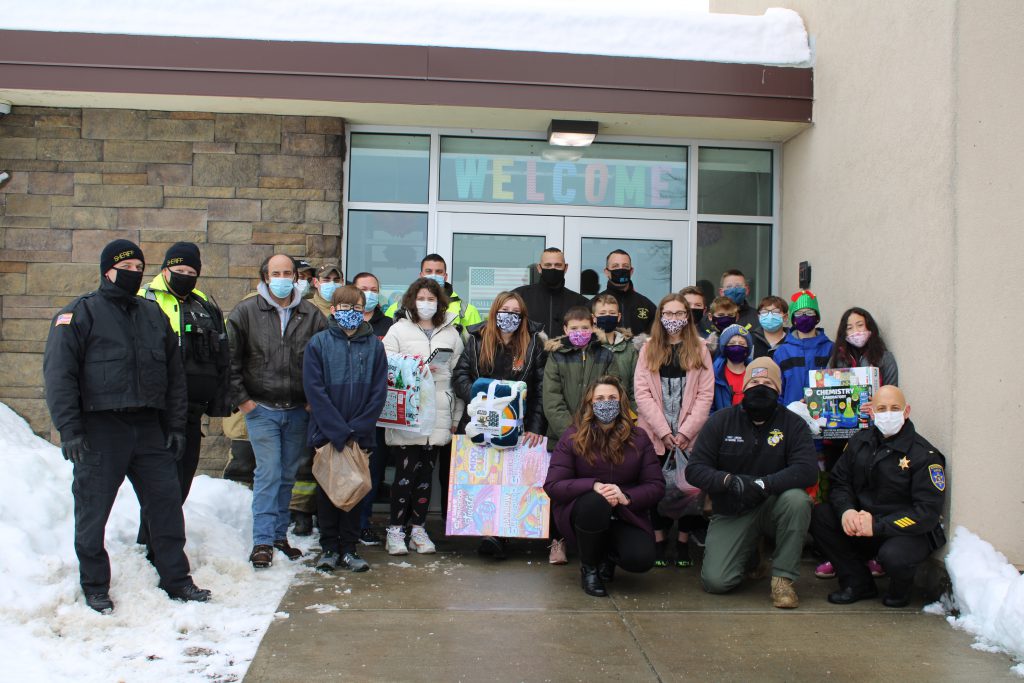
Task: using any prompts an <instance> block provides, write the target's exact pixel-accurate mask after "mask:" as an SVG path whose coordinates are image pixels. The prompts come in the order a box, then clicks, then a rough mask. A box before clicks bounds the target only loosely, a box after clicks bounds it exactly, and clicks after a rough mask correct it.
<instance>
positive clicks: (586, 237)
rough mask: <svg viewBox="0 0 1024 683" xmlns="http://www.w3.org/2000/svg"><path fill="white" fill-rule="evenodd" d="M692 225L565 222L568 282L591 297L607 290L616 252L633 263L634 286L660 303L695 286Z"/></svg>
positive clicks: (575, 219)
mask: <svg viewBox="0 0 1024 683" xmlns="http://www.w3.org/2000/svg"><path fill="white" fill-rule="evenodd" d="M690 243H691V242H690V223H689V221H666V220H646V219H620V218H579V217H571V216H569V217H566V218H565V247H564V250H565V260H566V261H567V262H568V263H569V273H568V274H567V276H566V284H567V285H568V286H569V287H572V288H574V289H576V291H578V292H580V293H581V294H583V295H584V296H586V297H588V298H590V297H593V296H594V295H595V294H597V293H598V292H601V291H603V290H604V289H605V288H606V287H607V286H608V280H607V277H606V276H605V274H604V269H605V259H606V258H607V256H608V254H609V253H610V252H612V251H614V250H616V249H621V250H623V251H625V252H627V253H628V254H629V256H630V260H631V261H632V263H633V270H634V272H633V286H634V287H635V288H636V290H637V291H638V292H640V293H641V294H643V295H644V296H646V297H647V298H648V299H650V300H651V301H653V302H655V303H657V302H658V300H660V299H661V297H663V296H664V295H665V294H668V293H669V292H672V291H678V290H680V289H682V288H683V287H685V286H686V284H687V283H689V282H691V277H692V273H691V272H690V270H691V264H690V255H689V253H690V248H689V247H690Z"/></svg>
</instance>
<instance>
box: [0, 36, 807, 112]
mask: <svg viewBox="0 0 1024 683" xmlns="http://www.w3.org/2000/svg"><path fill="white" fill-rule="evenodd" d="M0 88H11V89H30V90H70V91H77V92H112V93H145V94H169V95H200V96H229V97H258V98H286V99H299V100H334V101H339V102H373V103H394V104H420V105H422V104H427V105H449V106H466V107H499V108H506V107H507V108H517V109H540V110H552V111H593V112H615V113H630V114H655V115H669V116H701V117H718V118H739V119H757V120H768V121H799V122H804V121H810V119H811V106H812V98H813V72H812V70H811V69H803V68H786V67H770V66H757V65H750V64H720V63H714V62H693V61H677V60H666V59H641V58H633V57H609V56H601V55H573V54H559V53H545V52H514V51H504V50H479V49H470V48H449V47H419V46H408V45H357V44H334V43H309V42H276V41H258V40H230V39H222V38H186V37H164V36H131V35H107V34H90V33H56V32H40V31H3V30H0Z"/></svg>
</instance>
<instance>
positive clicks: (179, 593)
mask: <svg viewBox="0 0 1024 683" xmlns="http://www.w3.org/2000/svg"><path fill="white" fill-rule="evenodd" d="M212 595H213V593H211V592H210V591H208V590H205V589H203V588H200V587H199V586H197V585H195V584H194V583H192V582H189V583H187V584H185V585H184V586H182V587H181V588H171V589H168V590H167V597H169V598H170V599H171V600H177V601H178V602H209V601H210V597H211V596H212Z"/></svg>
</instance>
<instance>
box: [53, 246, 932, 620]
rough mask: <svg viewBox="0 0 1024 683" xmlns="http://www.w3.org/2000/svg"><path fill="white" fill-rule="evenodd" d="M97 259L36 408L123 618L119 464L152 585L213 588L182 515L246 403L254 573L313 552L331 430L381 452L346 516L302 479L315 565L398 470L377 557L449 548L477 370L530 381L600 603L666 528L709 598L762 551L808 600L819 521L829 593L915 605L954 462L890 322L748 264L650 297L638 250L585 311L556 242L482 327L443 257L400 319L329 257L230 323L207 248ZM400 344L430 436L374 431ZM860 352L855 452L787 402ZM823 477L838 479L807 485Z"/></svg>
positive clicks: (351, 563) (559, 488)
mask: <svg viewBox="0 0 1024 683" xmlns="http://www.w3.org/2000/svg"><path fill="white" fill-rule="evenodd" d="M100 261H101V263H100V273H101V283H100V287H99V289H98V290H97V291H95V292H91V293H89V294H86V295H84V296H82V297H80V298H79V299H76V300H75V301H74V302H72V303H71V304H69V305H68V306H67V307H65V308H64V309H63V310H62V311H61V312H60V313H58V314H57V316H56V317H55V318H54V320H53V324H52V326H51V331H50V337H49V339H48V341H47V348H46V354H45V359H44V372H45V376H46V377H45V379H46V397H47V401H48V405H49V407H50V411H51V415H52V417H53V422H54V425H55V427H56V428H57V429H58V431H59V432H60V436H61V448H62V450H63V452H64V455H65V457H66V458H67V459H69V460H71V461H72V462H73V463H74V485H73V494H74V497H75V522H76V540H75V548H76V552H77V553H78V556H79V561H80V568H81V583H82V588H83V592H84V594H85V596H86V601H87V603H88V604H89V605H90V606H91V607H93V608H94V609H97V610H98V611H109V610H111V609H113V603H112V601H111V599H110V596H109V582H110V567H109V561H108V559H107V556H106V553H105V551H104V549H103V526H104V524H105V522H106V518H107V516H108V515H109V512H110V508H111V506H112V504H113V498H114V495H115V494H116V491H117V488H118V487H119V485H120V484H121V482H122V481H123V479H124V477H125V476H128V477H129V479H130V481H131V482H132V484H133V486H134V487H135V490H136V492H137V494H138V497H139V500H140V503H141V506H142V519H141V522H140V534H139V542H140V543H144V544H146V545H147V547H148V549H149V552H150V557H151V559H152V561H153V563H154V565H155V566H156V568H157V570H158V572H159V574H160V581H161V587H162V588H164V590H166V591H167V592H168V594H169V595H170V596H171V597H172V598H175V599H182V600H207V599H209V597H210V595H209V591H204V590H201V589H199V588H197V587H195V585H194V584H193V583H192V580H191V578H189V575H188V571H189V570H188V561H187V559H186V558H185V555H184V550H183V546H184V521H183V517H182V513H181V505H182V502H183V501H184V499H185V497H186V496H187V494H188V483H189V482H190V481H191V478H192V476H193V475H194V473H195V469H196V463H197V462H198V452H199V444H200V439H201V436H202V435H201V432H200V429H199V426H200V424H201V422H200V418H201V416H202V415H203V414H206V415H209V416H225V415H228V414H230V413H231V412H232V409H237V411H238V413H239V414H240V415H241V416H242V419H243V420H244V427H245V430H246V432H247V435H248V440H249V442H250V443H251V448H252V452H253V454H254V457H255V463H256V466H255V472H254V474H253V502H252V510H253V546H252V550H251V552H250V555H249V561H250V562H251V563H252V565H253V566H254V567H256V568H264V567H268V566H270V565H271V564H272V563H273V561H274V558H275V554H276V552H278V551H279V552H281V553H283V554H284V555H285V556H286V557H288V558H289V559H292V560H296V559H298V558H300V557H301V556H302V552H301V551H300V550H298V549H297V548H295V547H293V546H292V545H290V544H289V542H288V529H289V523H290V521H291V513H290V508H291V507H292V506H293V497H294V495H295V494H296V492H297V491H298V490H299V488H298V487H297V486H296V479H297V475H298V473H299V469H300V466H301V465H302V464H303V462H304V461H305V462H308V460H309V458H310V455H311V453H312V452H313V451H314V449H320V448H323V447H325V446H327V445H328V444H330V445H332V446H333V447H334V448H335V449H338V450H342V449H344V448H346V447H349V446H353V445H358V446H359V447H360V448H361V449H362V450H363V451H365V452H367V453H368V454H369V459H370V463H369V465H370V470H371V473H372V477H371V478H372V480H373V481H372V488H371V491H370V493H369V494H368V495H367V497H366V498H365V499H364V500H363V501H362V503H361V504H358V505H356V506H355V507H353V508H352V509H350V510H343V509H340V508H338V507H336V506H335V505H334V504H333V503H332V501H331V499H330V498H329V497H328V496H327V495H326V493H325V492H324V491H323V489H322V488H319V487H316V486H315V484H316V482H315V481H309V482H307V483H308V484H309V487H310V488H309V489H308V494H309V495H308V498H309V500H310V501H312V506H313V507H312V510H314V511H315V514H316V518H317V523H318V526H319V531H320V546H321V554H320V556H319V557H318V558H317V559H316V566H317V568H318V569H320V570H322V571H333V570H337V569H339V568H344V569H348V570H350V571H356V572H361V571H366V570H368V569H369V564H368V563H367V562H366V560H364V559H363V558H362V557H361V556H360V555H359V553H358V546H359V545H360V544H362V545H374V544H379V543H381V540H378V538H377V537H376V534H375V533H374V532H373V530H372V529H371V528H370V526H369V519H370V510H371V505H372V503H373V501H374V496H375V495H376V493H377V491H378V489H380V488H381V480H382V478H383V472H384V466H385V465H386V464H387V462H388V461H389V460H390V461H391V462H393V464H394V468H395V473H394V479H393V482H392V483H391V485H390V487H389V495H390V499H389V505H390V510H389V516H388V524H387V530H386V531H387V533H386V537H385V539H384V540H383V543H384V545H385V550H386V551H387V552H388V553H389V554H392V555H401V554H406V553H408V552H409V551H415V552H418V553H433V552H435V550H436V548H435V545H434V543H433V541H432V540H431V538H430V536H429V534H428V533H427V531H426V528H425V523H426V520H427V511H428V507H429V504H430V500H431V494H432V490H431V489H432V482H433V480H434V470H435V467H436V468H437V469H438V481H439V484H440V486H441V488H442V491H441V496H440V498H441V501H442V515H447V497H448V496H447V487H448V479H449V471H448V470H449V467H450V457H451V456H450V450H451V449H450V444H451V441H452V438H453V435H455V434H459V433H465V429H466V424H467V421H468V417H467V416H466V414H465V413H466V411H465V408H466V406H467V405H468V404H469V403H470V402H471V401H472V400H473V398H474V396H473V385H474V383H475V382H476V381H477V380H478V379H481V378H487V379H493V380H511V381H520V382H524V383H525V385H526V387H527V391H526V401H525V404H526V405H525V412H524V414H523V415H522V418H523V430H522V431H523V434H522V437H521V443H525V444H527V445H530V446H537V445H539V444H541V443H542V442H544V439H545V437H546V439H547V441H546V443H547V447H548V449H549V450H550V451H551V464H550V467H549V470H548V474H547V479H546V482H545V484H544V489H545V491H546V492H547V494H548V496H549V497H550V499H551V516H552V518H551V525H550V528H551V544H550V552H549V561H550V562H551V563H552V564H566V563H567V561H568V558H567V555H568V552H569V551H571V550H576V551H577V552H578V554H579V558H580V563H581V585H582V588H583V590H585V591H586V592H587V593H588V594H590V595H594V596H604V595H607V584H608V583H609V582H611V581H613V580H614V575H615V569H616V567H619V568H621V569H623V570H626V571H632V572H644V571H647V570H649V569H651V568H652V567H664V566H667V565H668V563H669V558H670V555H671V554H672V553H671V550H672V548H671V546H672V545H673V544H672V543H671V541H672V540H674V541H675V546H676V547H675V553H674V558H675V559H674V562H675V564H676V565H677V566H679V567H689V566H691V565H692V564H693V562H694V561H695V560H699V559H700V558H701V557H702V558H703V561H702V562H701V579H702V582H703V585H704V587H705V589H706V590H707V591H709V592H712V593H717V592H725V591H729V590H732V589H733V588H735V587H736V586H737V585H738V584H739V583H740V582H741V581H742V580H743V578H744V576H747V575H751V574H758V573H764V572H765V571H767V567H768V565H769V564H770V566H771V576H772V578H771V595H772V600H773V604H774V605H775V606H776V607H780V608H794V607H796V606H797V605H798V604H799V600H798V597H797V595H796V592H795V589H794V584H793V582H794V580H795V579H796V578H797V577H798V576H799V565H800V559H801V556H802V552H803V548H804V543H805V539H806V537H807V536H808V533H810V535H811V536H812V537H813V539H814V541H815V544H816V546H817V548H818V549H819V551H820V552H821V553H822V555H823V557H824V559H825V561H824V562H823V563H822V565H821V566H819V567H818V570H817V571H816V573H817V574H818V575H819V576H823V577H831V576H837V577H838V579H839V589H838V590H836V591H834V592H833V593H831V594H829V600H830V601H832V602H835V603H839V604H846V603H851V602H855V601H857V600H861V599H865V598H868V597H873V596H874V595H876V594H877V591H876V588H875V584H874V576H873V574H874V575H877V574H879V573H881V572H883V571H884V572H885V573H887V574H888V576H889V577H890V583H889V587H888V590H887V592H886V594H885V597H884V602H885V604H887V605H890V606H901V605H905V604H907V601H908V600H909V593H910V587H911V584H912V582H913V577H914V573H915V571H916V568H917V566H918V565H919V564H920V563H921V562H923V561H924V560H925V558H926V557H927V556H928V554H929V553H930V552H931V551H932V550H934V549H935V548H937V547H940V546H941V545H942V543H943V542H944V537H943V536H942V528H941V524H940V517H941V514H942V506H943V495H944V492H945V471H944V465H945V463H944V459H943V456H942V455H941V454H940V453H939V452H938V451H937V450H935V449H934V448H933V447H932V446H931V445H930V444H929V443H928V442H927V441H926V440H925V439H924V438H923V437H921V436H920V435H918V434H917V433H916V431H915V429H914V426H913V424H912V423H911V422H910V421H909V419H907V418H908V417H909V413H910V408H909V406H908V405H907V402H906V399H905V397H904V396H903V394H902V392H901V391H900V390H899V389H898V388H897V386H896V385H897V383H898V375H897V365H896V361H895V359H894V357H893V355H892V353H891V352H890V351H889V350H888V349H887V348H886V346H885V343H884V341H883V339H882V335H881V334H880V331H879V329H878V326H877V324H876V323H875V321H874V319H873V318H872V316H871V315H870V314H869V313H868V312H867V311H865V310H863V309H860V308H852V309H850V310H848V311H846V312H845V313H844V314H843V316H842V317H841V322H840V326H839V331H838V333H837V335H836V341H833V340H831V339H829V337H828V336H827V335H826V334H825V332H824V330H823V329H821V327H820V326H819V323H820V320H821V314H820V309H819V303H818V300H817V297H816V296H815V295H814V294H813V293H812V292H810V291H808V290H801V291H799V292H797V293H795V294H794V295H793V296H792V297H790V299H789V301H788V302H787V300H785V299H783V298H781V297H778V296H768V297H765V298H763V299H762V300H761V301H760V302H759V303H758V305H757V306H756V307H755V306H752V305H751V302H749V301H748V299H747V297H748V296H749V294H750V288H749V285H748V282H747V280H746V277H745V276H744V274H743V273H742V272H740V271H739V270H729V271H726V272H725V273H724V274H723V276H722V278H721V281H720V283H719V284H720V286H719V290H718V294H719V296H717V297H716V298H714V299H713V300H711V301H710V302H709V301H708V300H707V297H706V295H705V292H704V290H703V289H700V288H698V287H686V288H684V289H683V290H681V291H680V292H672V293H669V294H666V295H665V296H664V297H662V298H661V300H660V301H659V303H658V304H657V305H655V304H654V303H653V302H652V301H651V300H649V299H648V298H647V297H645V296H643V295H642V294H640V293H639V292H637V291H636V290H635V288H634V287H633V284H632V283H633V274H634V270H633V265H632V260H631V258H630V255H629V254H628V253H627V252H625V251H623V250H618V249H617V250H615V251H613V252H611V253H610V254H609V255H608V257H607V259H606V268H605V270H604V274H605V277H606V279H607V288H606V289H605V290H604V291H602V292H601V293H599V294H598V295H597V296H595V297H594V298H593V299H591V300H588V299H587V298H585V297H583V296H582V295H580V294H578V293H576V292H573V291H571V290H570V289H568V288H567V287H566V286H565V273H566V270H567V269H568V265H567V264H566V262H565V258H564V255H563V254H562V252H561V251H560V250H558V249H556V248H548V249H545V250H544V252H543V253H542V254H541V255H540V259H539V261H538V263H537V264H535V265H534V266H532V267H534V268H535V269H536V272H537V277H536V278H535V280H536V281H535V282H534V283H533V284H530V285H525V286H523V287H520V288H517V289H516V290H514V291H509V292H502V293H500V294H498V295H497V296H496V297H495V299H494V300H493V303H492V304H491V306H490V309H489V310H488V311H487V313H486V315H485V316H482V315H481V313H480V311H478V310H477V309H476V308H475V307H474V306H472V305H470V304H468V303H467V302H466V301H465V300H463V299H462V298H461V297H460V296H459V295H458V294H457V293H456V292H454V291H453V289H452V285H451V284H450V283H449V281H448V280H449V278H448V270H447V264H446V262H445V260H444V258H442V257H441V256H439V255H437V254H429V255H427V256H425V257H424V258H423V260H422V261H421V263H420V273H419V276H418V277H417V278H416V279H415V280H414V281H413V282H412V283H411V284H410V285H409V287H408V288H407V289H406V291H405V292H404V294H403V295H402V297H401V299H400V300H399V301H396V302H394V303H393V304H392V305H390V306H388V307H386V308H385V307H384V306H383V305H382V303H383V302H382V300H381V293H380V282H379V281H378V279H377V277H376V276H374V275H373V274H372V273H359V274H357V275H355V276H354V277H352V278H351V279H350V280H349V284H346V280H345V278H344V276H343V274H342V272H341V269H340V267H338V266H337V265H335V264H327V265H324V266H322V267H321V268H319V269H315V268H313V267H312V266H311V265H310V264H308V263H305V262H299V261H296V260H295V259H293V258H292V257H290V256H288V255H285V254H275V255H273V256H271V257H269V258H267V259H266V260H265V261H264V262H263V264H262V265H261V267H260V271H259V283H258V285H257V288H256V291H255V292H254V293H253V294H251V295H249V296H248V297H246V298H244V299H243V300H242V301H241V302H239V303H238V304H237V305H235V307H234V308H233V309H232V311H231V313H230V315H229V316H228V317H227V319H226V322H225V320H224V317H223V315H222V313H221V312H220V309H219V308H218V307H217V305H216V303H215V302H214V301H213V299H212V297H209V296H207V295H205V294H203V293H202V292H201V291H200V290H198V289H197V288H196V285H197V280H198V277H199V274H200V271H201V259H200V254H199V249H198V247H197V246H196V245H194V244H189V243H178V244H175V245H173V246H172V247H171V248H170V249H169V250H168V252H167V254H166V255H165V258H164V262H163V267H162V269H161V271H160V273H158V274H157V276H156V277H155V278H154V279H153V280H152V281H151V282H150V283H149V284H148V285H146V286H145V287H143V286H142V270H143V268H144V264H145V261H144V258H143V255H142V251H141V249H140V248H139V247H138V246H137V245H135V244H132V243H130V242H127V241H125V240H115V241H114V242H112V243H111V244H110V245H108V246H107V247H106V248H105V249H104V250H103V253H102V255H101V259H100ZM300 283H308V284H305V285H303V284H300ZM153 304H156V305H153ZM382 309H383V310H382ZM787 323H789V324H788V325H787ZM394 354H408V355H415V356H419V357H421V358H424V359H430V361H429V364H430V370H431V374H432V378H433V391H434V392H435V396H434V397H433V398H434V401H433V403H434V406H435V410H434V423H433V425H431V426H432V429H428V430H423V431H422V432H412V431H405V430H398V429H381V428H380V427H378V426H377V420H378V417H379V415H380V413H381V410H382V409H383V406H384V402H385V398H386V393H387V356H388V355H394ZM855 366H872V367H877V368H879V369H880V373H881V376H882V384H883V385H884V386H882V387H881V389H879V390H878V391H877V393H876V394H875V396H874V399H873V401H872V403H871V408H870V410H871V413H872V415H873V418H874V426H873V427H872V428H870V429H865V430H862V431H860V432H858V433H857V434H856V435H855V436H853V437H852V438H850V439H849V440H848V441H843V442H839V441H835V440H833V441H823V440H821V439H815V438H814V437H813V436H812V433H811V430H810V428H809V426H808V423H807V421H806V420H805V418H803V417H801V416H800V415H799V414H798V413H797V412H794V411H792V410H789V409H787V406H788V405H789V404H791V403H794V402H799V401H801V400H802V399H803V395H804V388H805V387H807V385H808V371H809V370H816V369H823V368H827V367H839V368H841V367H855ZM669 461H672V462H674V463H675V464H676V466H677V469H678V470H680V471H679V472H677V473H676V474H675V475H674V476H675V481H679V480H680V478H681V477H684V478H685V480H686V481H688V482H689V484H690V485H691V486H692V487H693V488H695V489H699V490H700V491H701V492H702V494H701V496H700V497H699V500H700V501H701V502H700V505H699V506H698V507H696V508H694V507H693V506H692V505H691V506H688V507H687V509H685V510H683V511H681V512H679V513H678V514H673V513H672V509H671V508H669V507H665V506H662V505H659V503H662V502H663V501H664V500H665V499H666V478H667V476H666V473H667V472H669V471H671V469H670V468H669V467H666V462H669ZM669 464H671V462H670V463H669ZM822 470H825V471H826V472H828V481H829V485H828V486H827V487H826V486H820V487H819V486H818V484H819V480H820V479H821V475H820V472H821V471H822ZM305 476H306V477H307V478H308V479H313V477H312V475H310V474H306V475H305ZM301 481H302V480H301V478H300V482H301ZM669 488H670V489H671V488H672V484H670V485H669ZM673 529H675V530H676V534H675V536H674V538H671V539H670V535H671V532H672V530H673ZM507 550H508V547H507V541H506V539H501V538H483V539H481V541H480V547H479V551H480V553H481V554H485V555H490V556H492V557H495V558H503V557H505V556H506V552H507Z"/></svg>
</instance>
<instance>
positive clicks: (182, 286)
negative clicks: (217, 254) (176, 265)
mask: <svg viewBox="0 0 1024 683" xmlns="http://www.w3.org/2000/svg"><path fill="white" fill-rule="evenodd" d="M198 281H199V276H198V275H183V274H181V273H175V272H174V271H173V270H172V271H171V279H170V280H169V281H168V282H167V286H168V287H170V288H171V292H173V293H174V294H177V295H178V296H179V297H181V298H182V299H184V298H185V297H186V296H188V295H189V294H191V293H192V290H193V289H195V288H196V282H198Z"/></svg>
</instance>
